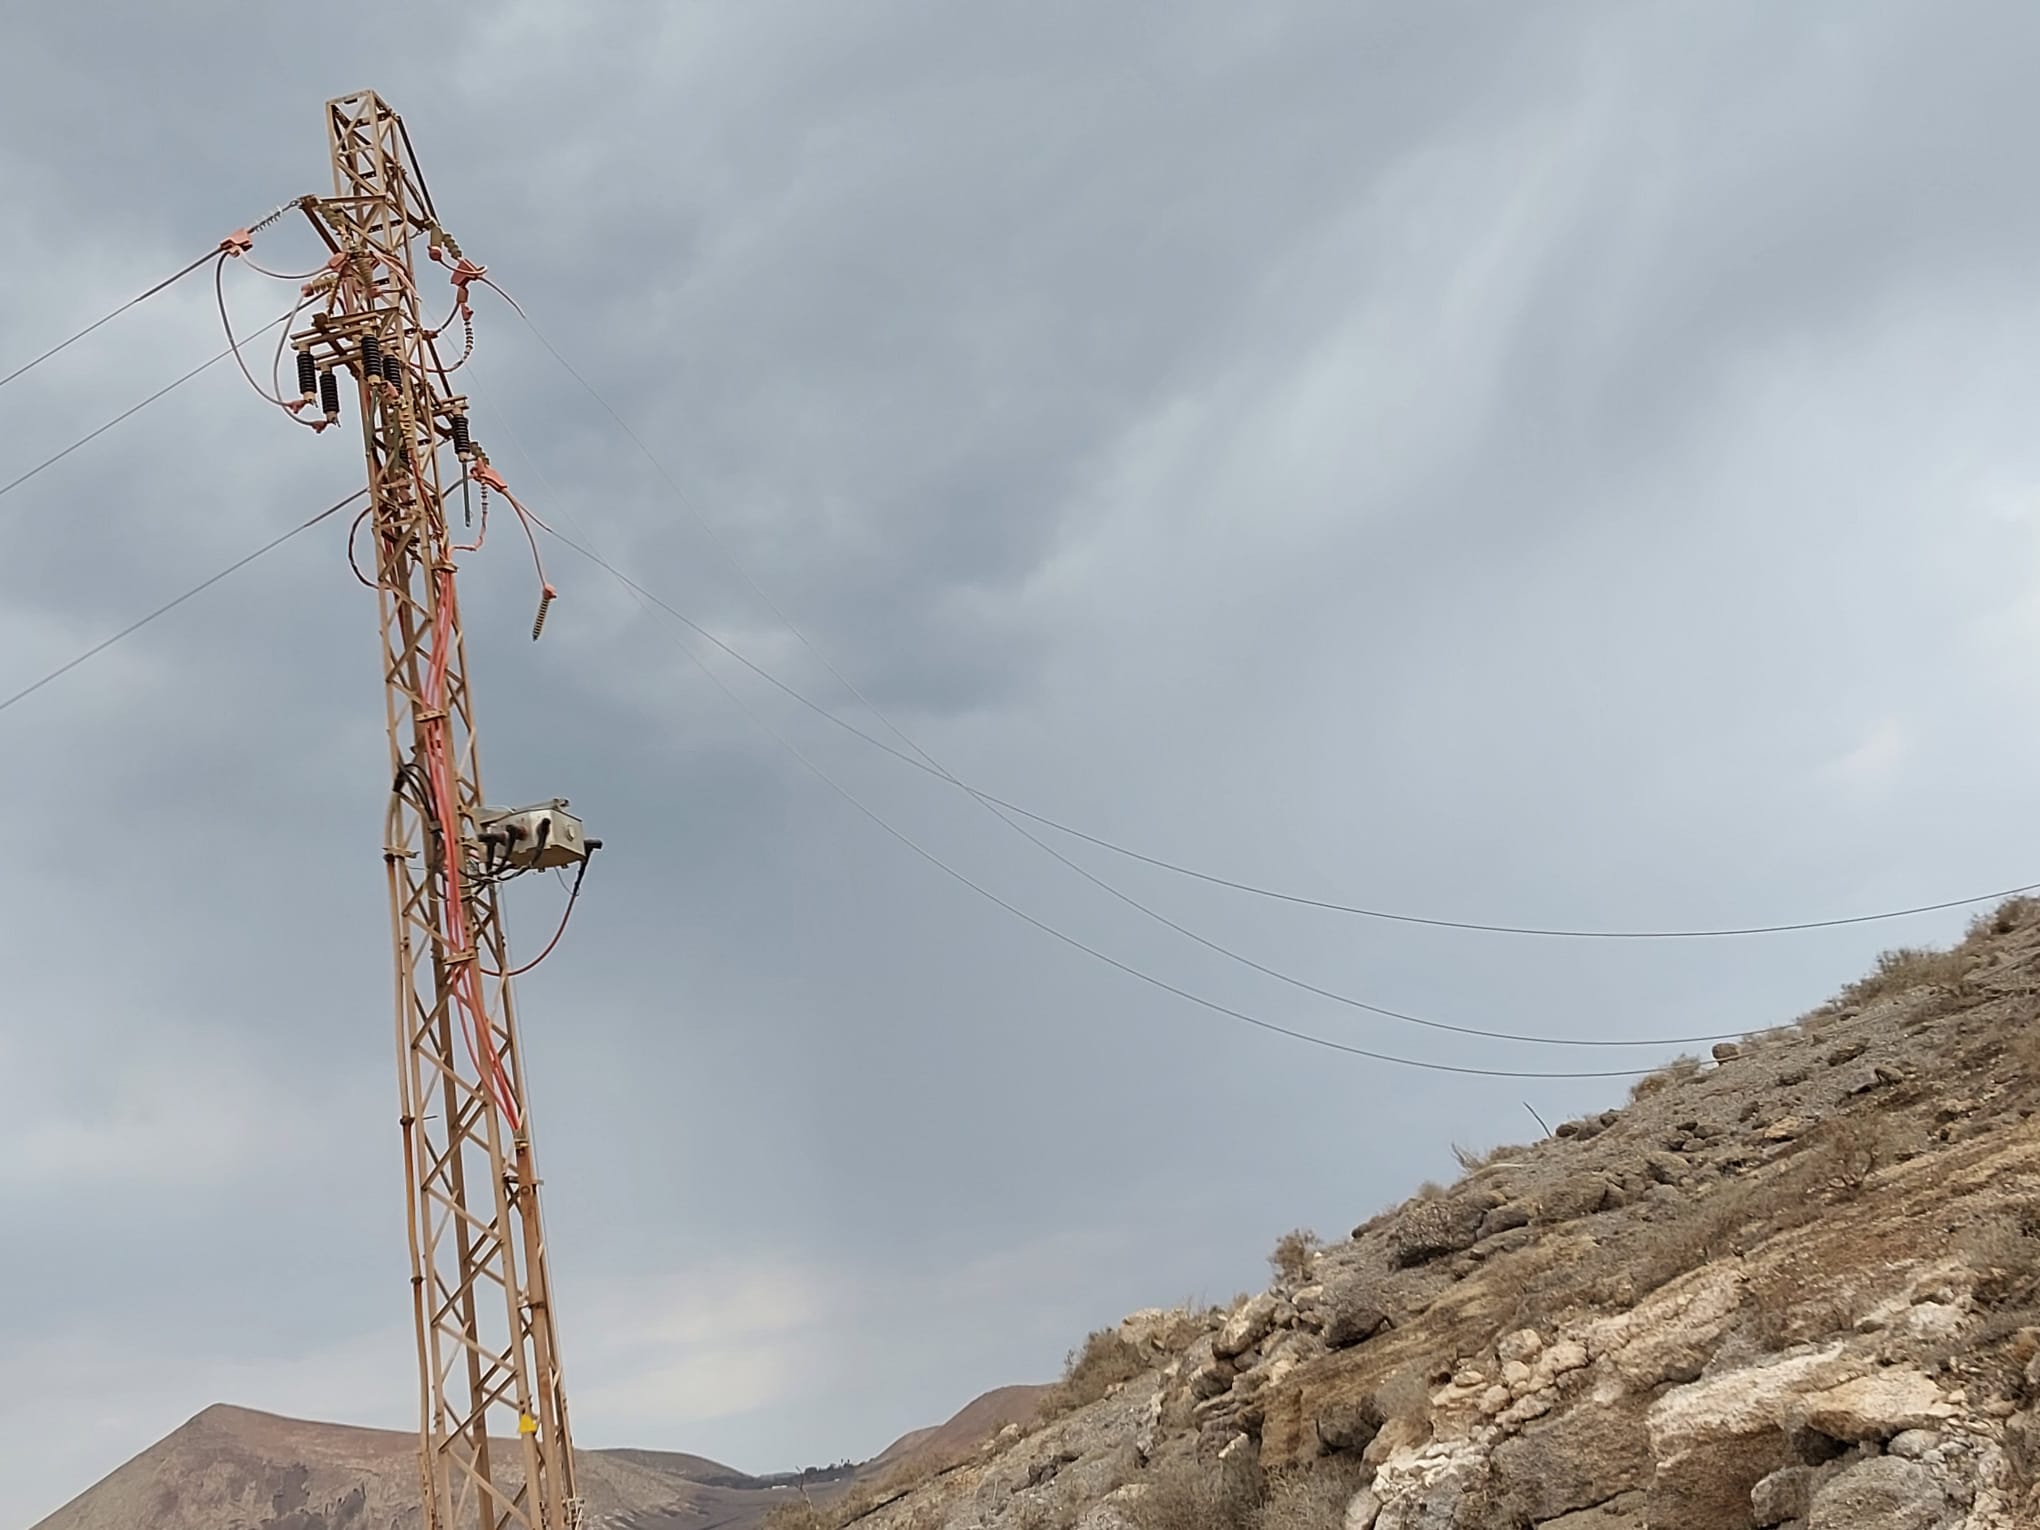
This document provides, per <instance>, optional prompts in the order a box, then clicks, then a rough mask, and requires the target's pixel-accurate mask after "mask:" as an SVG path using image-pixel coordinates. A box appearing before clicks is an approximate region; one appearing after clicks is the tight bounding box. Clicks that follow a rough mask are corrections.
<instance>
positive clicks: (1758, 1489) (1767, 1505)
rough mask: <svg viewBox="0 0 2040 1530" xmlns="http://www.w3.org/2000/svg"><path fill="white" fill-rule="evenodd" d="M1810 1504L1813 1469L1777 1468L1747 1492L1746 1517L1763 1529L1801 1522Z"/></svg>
mask: <svg viewBox="0 0 2040 1530" xmlns="http://www.w3.org/2000/svg"><path fill="white" fill-rule="evenodd" d="M1812 1501H1813V1468H1812V1467H1810V1466H1781V1467H1779V1468H1778V1470H1776V1471H1775V1472H1772V1473H1771V1475H1770V1476H1768V1477H1765V1478H1762V1479H1761V1480H1759V1481H1758V1483H1757V1485H1756V1486H1755V1487H1753V1488H1751V1489H1750V1516H1751V1518H1753V1519H1754V1520H1755V1521H1756V1523H1757V1524H1758V1525H1759V1526H1761V1527H1765V1530H1768V1527H1769V1526H1771V1525H1782V1524H1784V1523H1785V1521H1786V1520H1788V1519H1804V1518H1805V1517H1806V1509H1807V1505H1808V1504H1810V1503H1811V1502H1812Z"/></svg>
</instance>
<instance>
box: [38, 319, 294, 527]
mask: <svg viewBox="0 0 2040 1530" xmlns="http://www.w3.org/2000/svg"><path fill="white" fill-rule="evenodd" d="M289 318H290V315H289V314H287V313H285V314H278V315H277V316H276V317H275V318H274V319H271V320H270V321H269V322H268V323H267V324H265V325H263V326H262V328H260V329H258V330H253V331H251V332H250V333H248V334H247V335H244V336H243V337H242V338H241V340H240V341H239V343H238V344H236V345H230V346H228V347H227V348H226V349H225V350H223V351H221V352H220V353H219V354H218V355H217V356H214V357H213V358H212V359H211V360H210V361H202V362H200V363H199V364H198V365H197V366H195V367H193V368H192V369H191V370H190V371H189V372H186V373H185V374H184V375H183V376H182V377H180V378H178V379H177V380H176V381H175V382H170V383H165V384H164V385H163V386H162V387H160V388H158V389H157V390H156V391H155V392H154V393H151V394H150V395H149V396H148V397H147V398H145V399H143V400H142V401H141V402H140V403H139V404H134V405H131V406H130V407H129V408H126V409H123V410H122V411H121V412H120V413H119V414H117V415H115V416H114V417H113V418H112V419H110V420H108V421H107V422H106V423H105V424H104V425H101V426H100V427H99V428H98V429H97V430H94V431H91V432H89V433H88V434H86V435H83V436H80V437H79V438H78V439H77V440H75V441H73V442H72V443H71V444H70V445H69V446H67V447H65V448H64V449H63V450H62V451H60V452H58V453H57V454H56V455H55V456H54V457H45V458H44V459H43V460H42V461H41V462H38V463H37V464H36V465H35V466H34V467H32V468H30V469H29V470H28V471H27V472H26V473H23V474H22V475H21V476H20V477H19V478H16V479H13V480H11V481H9V482H8V483H5V484H0V495H6V494H10V493H12V492H13V491H14V490H16V489H18V488H20V487H21V486H22V485H23V484H25V483H27V482H28V481H29V479H31V478H33V477H35V475H36V474H38V473H40V472H41V471H42V470H43V469H44V468H50V467H55V466H56V465H57V464H58V463H59V462H62V461H63V460H64V459H65V458H66V457H68V456H70V455H71V453H73V452H75V451H76V450H78V448H79V447H81V446H86V445H89V444H90V443H91V442H93V441H96V440H98V439H99V438H100V437H101V436H103V435H105V434H106V433H107V432H108V431H109V430H111V429H113V427H114V426H116V425H118V424H120V423H121V421H123V420H125V419H129V418H131V417H132V416H134V415H137V414H140V413H141V412H142V411H143V410H144V409H146V408H148V407H149V405H151V404H153V403H155V402H156V400H157V399H159V398H162V397H163V396H164V395H165V394H166V393H170V392H172V391H173V390H175V389H177V388H181V387H183V386H184V385H185V384H186V383H188V382H190V381H191V379H192V378H194V377H196V376H198V374H199V373H201V372H203V371H205V370H206V369H207V368H209V367H215V366H218V365H219V364H220V363H221V362H222V361H225V360H226V359H227V358H228V357H229V356H231V355H233V354H234V353H235V351H236V350H238V349H239V348H240V346H242V345H246V344H247V343H248V342H249V341H250V340H253V339H254V338H255V336H257V335H264V334H267V333H268V332H269V331H270V330H272V329H274V328H276V326H277V325H279V324H282V323H285V322H287V321H288V320H289Z"/></svg>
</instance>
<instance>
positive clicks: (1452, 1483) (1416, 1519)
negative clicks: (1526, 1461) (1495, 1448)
mask: <svg viewBox="0 0 2040 1530" xmlns="http://www.w3.org/2000/svg"><path fill="white" fill-rule="evenodd" d="M1486 1476H1487V1465H1486V1462H1485V1460H1484V1459H1483V1456H1482V1453H1481V1452H1480V1450H1479V1449H1477V1448H1476V1447H1474V1446H1473V1445H1471V1444H1470V1443H1469V1442H1467V1441H1464V1440H1458V1441H1454V1442H1452V1443H1450V1444H1449V1445H1448V1444H1444V1443H1442V1442H1441V1444H1440V1445H1439V1446H1438V1447H1437V1448H1435V1449H1431V1450H1424V1451H1416V1452H1408V1453H1405V1452H1402V1451H1398V1452H1396V1453H1395V1454H1394V1455H1393V1456H1391V1457H1390V1458H1389V1459H1388V1460H1387V1461H1384V1462H1383V1463H1382V1465H1381V1469H1380V1470H1379V1471H1378V1472H1376V1473H1375V1475H1374V1482H1373V1484H1372V1487H1373V1491H1374V1493H1375V1495H1376V1496H1377V1497H1378V1498H1379V1499H1380V1500H1381V1509H1380V1512H1379V1513H1378V1514H1377V1515H1376V1516H1375V1520H1374V1530H1457V1527H1458V1526H1459V1524H1460V1507H1461V1505H1462V1504H1464V1503H1465V1502H1466V1500H1467V1498H1468V1497H1469V1496H1470V1495H1471V1494H1472V1493H1474V1492H1475V1491H1476V1490H1477V1489H1478V1488H1479V1486H1480V1485H1481V1483H1482V1482H1483V1481H1484V1480H1485V1478H1486Z"/></svg>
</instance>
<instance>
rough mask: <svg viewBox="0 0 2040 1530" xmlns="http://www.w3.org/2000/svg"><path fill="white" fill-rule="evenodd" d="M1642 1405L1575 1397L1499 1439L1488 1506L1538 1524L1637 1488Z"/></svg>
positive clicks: (1646, 1462) (1647, 1472) (1645, 1469)
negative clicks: (1573, 1404) (1546, 1418)
mask: <svg viewBox="0 0 2040 1530" xmlns="http://www.w3.org/2000/svg"><path fill="white" fill-rule="evenodd" d="M1646 1407H1647V1403H1646V1401H1645V1400H1644V1399H1642V1398H1636V1397H1619V1398H1616V1399H1614V1400H1613V1401H1610V1402H1607V1403H1592V1402H1582V1403H1581V1404H1580V1405H1579V1406H1577V1407H1574V1408H1570V1409H1567V1410H1566V1411H1565V1412H1563V1413H1560V1414H1558V1415H1556V1416H1555V1417H1552V1418H1551V1419H1550V1420H1549V1421H1548V1422H1544V1423H1539V1424H1537V1425H1535V1426H1534V1427H1532V1428H1529V1429H1526V1430H1525V1431H1524V1432H1523V1433H1522V1434H1519V1435H1516V1436H1515V1437H1514V1438H1512V1439H1507V1440H1504V1441H1502V1442H1501V1443H1500V1444H1499V1445H1497V1446H1496V1447H1495V1449H1494V1455H1493V1458H1492V1461H1493V1474H1494V1495H1495V1504H1496V1507H1497V1508H1498V1509H1500V1510H1502V1511H1504V1512H1505V1513H1506V1514H1513V1515H1515V1516H1516V1521H1517V1522H1520V1521H1523V1520H1527V1521H1529V1522H1530V1523H1532V1524H1542V1523H1543V1522H1544V1521H1546V1520H1549V1519H1554V1518H1556V1517H1557V1516H1559V1515H1561V1514H1567V1513H1571V1512H1573V1511H1575V1510H1579V1509H1587V1508H1591V1507H1592V1506H1593V1505H1595V1504H1598V1503H1605V1502H1606V1501H1607V1500H1609V1499H1611V1498H1614V1497H1616V1496H1617V1495H1619V1494H1622V1493H1628V1492H1634V1491H1636V1490H1638V1489H1640V1488H1642V1487H1643V1486H1644V1485H1645V1484H1646V1483H1648V1482H1649V1481H1650V1477H1651V1453H1650V1432H1649V1430H1648V1429H1647V1428H1646V1427H1645V1425H1644V1413H1645V1409H1646ZM1504 1522H1505V1523H1506V1522H1509V1521H1507V1520H1504Z"/></svg>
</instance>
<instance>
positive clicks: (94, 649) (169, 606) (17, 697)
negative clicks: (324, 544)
mask: <svg viewBox="0 0 2040 1530" xmlns="http://www.w3.org/2000/svg"><path fill="white" fill-rule="evenodd" d="M366 493H368V490H366V489H356V490H355V491H354V492H353V493H352V494H350V495H348V496H347V497H346V498H345V499H343V500H341V501H340V502H339V503H338V504H333V505H328V506H327V507H326V508H325V509H323V510H321V511H320V512H319V513H318V514H317V515H315V516H313V517H312V518H311V519H310V520H307V521H301V522H299V523H298V524H297V525H295V526H293V527H291V529H290V530H288V531H286V532H284V533H283V534H282V535H281V536H278V537H272V538H271V539H270V540H269V541H267V542H264V543H263V544H262V545H261V546H260V547H258V548H256V549H255V550H254V551H253V552H251V553H248V554H247V555H246V556H244V557H241V558H237V559H236V560H235V561H234V562H232V563H229V564H228V565H227V566H226V567H225V568H223V569H221V570H220V571H219V572H218V573H217V574H214V575H213V576H212V577H211V578H209V579H201V580H200V581H199V582H198V583H197V584H194V585H193V586H192V587H191V588H190V589H188V590H186V591H185V592H184V593H183V594H182V595H179V596H177V597H176V598H175V599H174V600H166V601H164V602H163V604H162V605H160V606H158V607H156V609H155V610H153V611H151V612H150V613H149V614H148V615H147V616H143V617H137V618H136V619H135V620H134V621H131V622H129V623H128V624H127V625H126V626H125V627H123V628H121V629H120V631H118V632H116V633H114V634H113V636H111V637H108V638H102V639H100V641H98V642H97V643H94V644H93V645H92V646H91V647H90V648H88V649H86V650H85V651H84V652H83V653H81V654H79V655H78V656H77V657H76V658H73V659H67V660H65V661H64V662H63V663H62V664H59V665H58V666H57V667H56V668H55V669H53V670H51V671H50V672H49V673H48V674H46V675H44V676H43V677H42V678H41V679H40V680H38V681H36V682H35V683H34V684H33V685H25V686H23V687H22V688H21V689H20V690H18V691H16V692H15V693H14V694H13V695H11V696H9V697H7V698H6V699H4V700H0V712H4V711H6V710H7V709H8V708H9V707H11V706H13V705H14V704H15V703H16V702H17V701H25V700H26V699H27V698H28V697H30V696H33V695H34V694H35V693H36V692H37V691H39V690H41V689H42V688H43V687H44V686H46V685H48V684H49V683H50V682H51V681H53V680H58V679H61V678H62V677H63V676H65V675H68V674H69V673H70V672H71V671H72V670H74V669H76V668H77V667H78V666H79V665H81V664H84V663H86V662H87V661H88V660H91V659H94V658H97V657H98V656H99V655H100V654H102V653H104V652H106V650H107V649H109V648H111V647H113V646H114V645H115V644H116V643H121V642H125V641H126V640H127V639H128V638H131V637H133V636H134V635H135V634H136V633H137V632H140V631H141V630H142V629H143V628H144V627H146V626H148V625H149V623H151V622H153V621H155V620H156V619H157V618H158V617H160V616H167V615H169V614H170V613H171V612H172V611H174V610H176V609H177V608H178V607H179V606H181V605H183V604H184V603H185V602H186V601H187V600H191V599H193V598H194V597H195V596H199V595H202V594H204V593H205V592H206V591H207V590H209V589H211V588H212V587H213V586H214V585H216V584H218V583H219V582H220V581H221V580H222V579H225V578H226V577H228V575H230V574H236V573H239V572H240V571H241V570H242V569H244V568H246V567H247V566H248V565H249V564H251V563H253V562H254V561H255V560H256V559H257V558H260V557H263V556H265V555H266V554H269V553H272V552H274V551H276V549H277V548H279V547H281V546H283V544H284V543H286V542H288V541H289V540H290V539H291V538H292V537H295V536H297V535H298V534H299V533H300V532H306V531H310V530H311V529H312V528H313V527H314V526H316V525H318V524H319V522H321V521H323V520H326V519H328V518H329V517H332V516H335V515H338V514H339V513H340V512H341V511H342V510H345V509H346V508H347V507H348V506H349V505H351V504H353V503H354V502H355V501H356V500H357V499H360V498H361V497H362V496H363V495H364V494H366Z"/></svg>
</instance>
